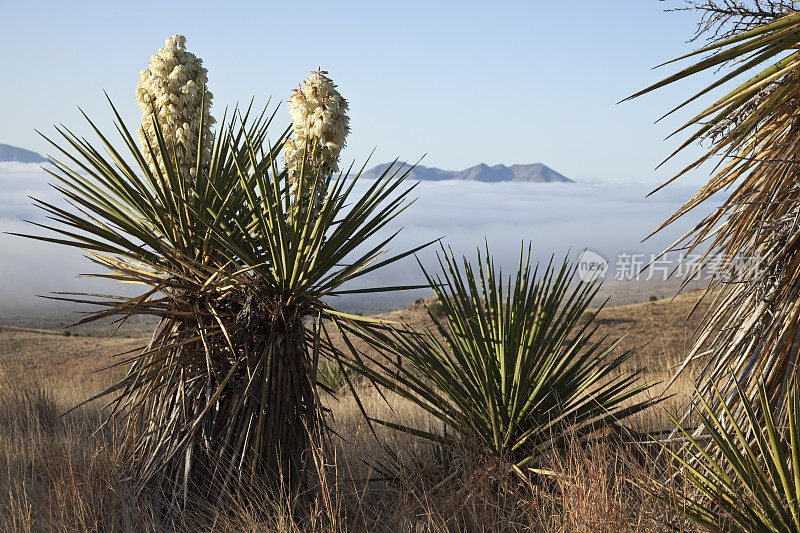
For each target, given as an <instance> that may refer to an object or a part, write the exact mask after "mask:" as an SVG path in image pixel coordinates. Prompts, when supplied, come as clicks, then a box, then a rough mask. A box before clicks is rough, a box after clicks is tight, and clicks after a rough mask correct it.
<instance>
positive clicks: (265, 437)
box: [28, 105, 419, 505]
mask: <svg viewBox="0 0 800 533" xmlns="http://www.w3.org/2000/svg"><path fill="white" fill-rule="evenodd" d="M154 107H155V106H154ZM112 109H113V110H114V114H115V117H116V126H117V130H118V132H119V134H120V139H121V144H122V146H121V147H120V148H117V147H115V145H114V143H113V142H112V140H111V139H109V138H108V137H107V136H106V135H104V134H103V133H102V132H101V131H100V130H99V129H98V128H96V127H95V125H94V123H93V122H92V121H91V120H89V119H88V117H87V120H88V122H89V125H90V126H91V127H92V129H93V130H94V131H95V133H96V134H97V137H98V139H99V146H94V145H92V144H91V143H90V142H88V141H86V140H83V139H81V138H79V137H78V136H76V135H75V134H73V133H72V132H71V131H70V130H69V129H66V128H64V127H60V128H56V129H57V131H58V132H59V133H60V134H61V136H62V138H63V145H64V146H62V145H61V144H59V143H57V142H52V141H51V142H52V145H53V146H54V147H55V148H56V149H57V150H58V151H59V152H60V153H61V154H62V155H63V157H64V158H63V161H62V160H61V159H60V158H53V161H54V165H55V167H56V170H55V171H52V172H51V171H48V172H50V173H51V174H52V175H53V176H54V177H55V178H56V180H57V183H56V184H55V185H54V187H55V188H56V189H57V190H59V191H60V192H61V193H62V194H63V196H64V198H65V199H66V201H67V206H66V207H61V206H59V205H55V204H51V203H47V202H45V201H42V200H36V201H35V203H36V204H37V205H38V206H40V207H41V208H42V209H44V210H45V211H46V212H47V213H48V215H49V218H50V219H51V222H49V223H47V224H37V225H39V226H41V227H42V228H45V229H47V230H52V231H53V232H55V234H56V235H54V236H52V235H28V236H29V237H32V238H35V239H40V240H44V241H49V242H53V243H58V244H61V245H66V246H70V247H75V248H79V249H81V250H84V251H85V252H86V253H87V255H88V256H89V258H91V259H92V261H94V263H95V264H96V265H98V266H100V267H102V268H103V271H102V272H100V273H97V274H93V275H94V276H96V277H100V278H105V279H110V280H113V281H116V282H120V283H127V284H134V285H136V286H140V287H144V289H143V290H142V292H141V293H140V294H138V295H136V296H133V297H130V296H119V295H103V294H90V295H74V294H73V295H64V296H59V297H60V298H67V299H71V300H73V301H79V302H84V303H90V304H93V305H96V306H100V310H99V311H97V312H94V313H93V314H91V315H90V316H88V317H86V318H85V319H84V320H83V321H82V322H88V321H91V320H98V319H104V318H108V317H112V318H116V319H118V321H119V322H120V323H122V322H124V321H125V320H127V319H128V318H130V317H132V316H135V315H149V316H155V317H158V318H159V319H160V323H159V325H158V327H157V328H156V330H155V332H154V334H153V338H152V340H151V342H150V343H149V345H148V346H147V347H146V348H145V349H144V350H142V351H140V352H138V353H134V354H133V355H130V354H128V355H129V357H126V358H123V359H121V360H120V361H119V364H120V365H127V364H130V365H131V367H130V371H129V372H128V373H127V375H126V376H125V377H124V378H123V379H122V380H121V381H120V382H119V383H117V384H115V385H113V386H112V387H110V388H109V389H108V390H106V391H105V392H104V393H103V395H106V396H108V397H109V398H110V400H111V420H119V421H120V422H121V424H122V427H123V429H124V434H123V442H122V443H121V452H120V453H121V454H120V457H119V461H120V462H121V464H122V465H123V466H125V467H126V468H129V469H130V472H131V476H132V478H133V480H134V481H135V483H136V486H137V487H138V488H140V489H144V488H151V489H154V490H155V491H156V492H157V494H159V495H160V496H165V497H166V498H167V501H168V502H171V503H174V504H179V505H185V504H186V503H187V501H188V499H189V495H190V494H192V495H193V496H194V497H197V498H201V499H203V500H204V501H220V500H219V498H220V497H221V495H224V494H226V493H228V492H229V491H230V490H235V488H236V486H237V483H243V484H245V485H247V486H248V487H253V486H259V487H263V490H265V491H268V492H272V493H273V495H278V492H279V491H285V492H289V493H290V495H291V496H296V495H297V494H299V493H301V492H302V491H303V489H304V487H305V485H306V481H307V477H306V475H307V472H308V469H309V468H310V465H312V464H313V461H311V459H310V456H309V455H307V452H308V449H309V446H310V445H311V443H310V442H309V435H310V434H319V433H322V432H324V429H325V427H324V425H325V421H324V419H323V414H322V413H321V410H320V405H319V402H318V399H317V388H316V373H317V365H318V358H319V357H320V350H319V349H318V347H319V344H320V339H319V335H318V331H319V330H318V326H319V324H320V323H321V321H322V320H324V319H329V318H330V317H331V316H336V317H337V318H338V319H339V320H341V321H343V322H344V323H349V324H352V323H357V322H364V321H366V320H367V319H363V318H361V317H358V316H353V315H348V314H346V313H340V312H337V311H336V310H335V309H334V308H332V307H331V306H330V305H329V300H330V299H331V298H334V297H337V296H341V295H346V294H353V293H358V292H364V291H367V292H369V291H373V292H374V291H379V290H390V289H399V288H402V287H386V288H370V289H364V290H361V289H358V288H357V287H356V288H353V287H352V285H348V287H350V288H347V287H345V285H346V284H351V283H352V282H353V281H354V280H356V279H357V278H359V277H360V276H363V275H367V274H369V273H372V272H374V271H375V270H377V269H380V268H381V267H383V266H385V265H387V264H390V263H393V262H395V261H397V260H399V259H401V258H403V257H405V256H407V255H409V254H412V253H414V252H415V251H416V250H418V249H419V248H415V249H414V250H409V251H407V252H405V253H397V254H394V255H393V256H386V255H385V251H384V248H385V246H386V245H387V243H388V242H389V241H390V240H391V239H392V238H393V236H394V235H396V233H395V234H391V235H390V234H382V231H383V230H384V229H385V228H386V226H387V224H389V223H390V222H391V221H392V220H394V219H395V217H396V216H397V215H398V214H400V213H401V212H402V211H403V210H404V209H405V207H406V206H407V205H409V194H410V192H411V190H412V188H413V187H411V186H406V185H405V182H404V180H403V177H404V174H403V173H402V172H399V171H398V170H397V169H396V168H395V169H394V170H392V171H387V173H385V174H384V175H383V176H381V177H380V178H379V179H377V180H375V181H372V182H370V183H369V184H368V185H365V187H364V190H363V192H356V191H358V188H357V185H359V180H358V173H356V172H353V173H351V172H350V171H347V172H345V173H342V174H338V175H334V176H331V175H323V174H322V173H320V172H314V169H313V168H312V169H306V171H304V172H302V173H301V174H300V175H299V176H290V175H289V173H288V172H287V171H286V170H284V169H282V168H281V166H280V165H279V157H280V153H281V150H282V149H283V146H284V143H285V141H286V132H287V131H288V129H287V130H284V131H283V133H282V134H280V135H278V136H277V138H275V139H274V140H273V141H272V142H268V141H267V131H268V127H269V126H270V125H271V123H272V121H273V119H274V116H275V113H274V112H273V113H272V114H271V115H268V114H267V113H266V109H265V111H264V112H262V113H260V114H259V113H254V112H253V111H252V109H251V108H248V109H246V110H243V111H241V112H240V111H239V110H237V111H235V113H234V117H233V118H231V119H230V120H227V119H226V118H223V120H222V122H221V123H222V127H221V129H220V131H219V132H218V133H217V134H216V135H215V136H213V138H212V141H213V142H212V145H211V146H210V148H209V150H204V149H203V148H202V147H199V148H198V149H196V150H193V151H191V152H192V153H194V154H195V156H194V157H196V159H195V160H194V161H192V164H191V167H189V168H190V169H191V170H192V172H187V171H186V168H187V161H186V160H185V159H182V158H181V157H180V156H179V154H178V152H177V151H175V150H173V149H172V148H173V146H174V142H175V140H174V139H172V138H167V137H165V134H164V131H163V130H162V128H161V126H160V120H159V116H158V113H156V111H155V110H154V111H153V114H152V116H151V118H150V121H149V122H148V123H149V124H151V125H152V132H151V133H152V134H153V137H154V139H155V143H156V144H157V149H156V147H155V146H153V145H152V144H151V143H150V141H149V139H150V136H149V135H144V136H143V144H144V145H145V146H144V147H143V148H140V147H139V146H138V145H137V143H136V141H135V140H134V134H133V133H131V131H129V129H128V128H127V127H126V126H125V124H124V123H123V121H122V120H121V118H120V116H119V114H118V113H117V111H116V109H114V107H113V105H112ZM199 116H200V117H203V116H205V114H204V113H199ZM203 120H204V119H202V118H201V119H200V123H199V124H198V125H197V126H198V127H199V130H198V131H205V129H204V127H203V123H202V122H203ZM48 140H49V139H48ZM195 140H197V141H198V143H200V142H204V140H205V136H204V135H196V137H195ZM165 155H166V156H165ZM337 155H338V152H337ZM187 176H191V179H187ZM293 180H300V184H301V185H300V187H301V190H306V188H307V190H310V191H312V192H313V194H310V195H309V194H296V195H295V194H292V193H291V188H292V181H293ZM188 188H191V190H190V191H189V190H187V189H188ZM309 198H311V199H309ZM312 199H319V200H318V201H317V200H312ZM312 201H314V202H315V204H314V207H313V208H311V204H310V202H312ZM298 202H301V203H302V202H309V205H308V206H306V208H301V209H298V208H297V203H298ZM378 236H380V237H379V238H377V239H376V237H378ZM325 355H327V356H329V357H330V356H332V355H331V352H329V351H326V352H325V354H323V356H325ZM307 459H308V460H307ZM254 483H255V484H254ZM240 486H241V485H240Z"/></svg>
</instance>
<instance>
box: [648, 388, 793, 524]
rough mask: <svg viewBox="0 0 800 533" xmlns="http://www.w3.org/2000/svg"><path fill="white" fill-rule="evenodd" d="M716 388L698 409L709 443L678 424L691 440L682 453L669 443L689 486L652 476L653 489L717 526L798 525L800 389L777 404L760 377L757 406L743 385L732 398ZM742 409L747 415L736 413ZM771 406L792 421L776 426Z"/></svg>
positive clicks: (687, 512)
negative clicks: (655, 479)
mask: <svg viewBox="0 0 800 533" xmlns="http://www.w3.org/2000/svg"><path fill="white" fill-rule="evenodd" d="M713 390H714V393H715V398H712V399H708V400H706V399H704V398H702V397H701V405H702V407H701V408H700V410H699V411H700V412H699V413H698V417H699V419H700V422H701V424H702V427H703V428H704V429H705V431H704V435H706V436H708V438H709V439H710V440H709V442H701V441H699V440H697V439H696V438H695V437H694V436H693V432H692V431H691V430H689V429H686V428H684V427H683V426H681V425H680V424H678V427H679V428H680V430H681V431H682V432H683V434H684V435H685V436H686V439H687V440H688V443H689V444H688V446H686V447H685V448H684V449H683V450H682V452H680V451H679V452H675V451H672V450H671V449H670V448H666V449H667V450H668V451H669V453H670V454H671V455H672V456H673V457H674V458H675V460H676V461H677V462H678V463H679V464H680V465H681V466H682V467H683V468H682V470H681V475H682V477H683V478H684V479H685V480H686V481H687V485H688V487H689V490H685V489H682V490H675V489H674V480H670V481H669V482H667V483H663V484H662V483H657V482H651V484H650V488H651V490H653V491H654V492H655V494H657V495H658V496H660V497H661V498H662V499H664V501H666V502H668V503H669V504H671V505H673V506H674V507H675V508H676V509H677V510H679V511H681V512H683V513H684V514H685V515H686V516H687V517H688V518H690V519H691V520H693V521H695V522H697V523H698V524H701V525H702V526H704V527H706V528H708V529H710V530H712V531H744V532H750V533H763V532H775V533H778V532H782V533H783V532H785V533H790V532H800V393H798V388H797V387H792V389H791V390H790V392H789V394H788V395H787V396H786V397H785V398H784V399H782V400H781V401H780V402H778V403H777V404H772V405H771V404H770V401H769V398H768V396H767V390H766V387H765V386H764V384H763V383H760V384H759V385H758V404H757V407H758V408H759V409H758V410H759V412H756V410H755V409H754V407H756V405H754V404H755V402H750V401H749V400H747V399H746V397H745V396H744V390H743V389H742V388H740V387H738V386H737V388H736V397H735V399H734V401H732V402H730V403H726V402H725V401H724V400H723V397H722V392H721V390H719V389H717V388H716V387H713ZM711 400H715V401H711ZM715 405H719V406H721V408H718V407H715ZM740 410H741V411H743V412H744V415H745V416H744V421H743V422H740V417H739V416H737V415H736V414H734V413H735V412H736V411H740ZM719 412H722V414H717V413H719ZM773 412H780V413H782V414H783V415H784V416H785V419H786V420H787V424H788V427H786V428H782V427H779V426H777V425H776V423H775V416H774V415H773ZM759 415H760V416H759ZM762 420H763V421H762ZM676 423H677V422H676Z"/></svg>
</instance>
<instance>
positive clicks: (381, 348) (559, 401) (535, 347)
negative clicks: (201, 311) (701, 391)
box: [337, 245, 652, 474]
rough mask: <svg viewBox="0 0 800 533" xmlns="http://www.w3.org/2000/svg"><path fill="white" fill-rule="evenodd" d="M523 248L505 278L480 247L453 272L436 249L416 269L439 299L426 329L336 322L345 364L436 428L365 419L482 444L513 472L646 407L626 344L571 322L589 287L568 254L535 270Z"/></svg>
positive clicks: (448, 257) (454, 264)
mask: <svg viewBox="0 0 800 533" xmlns="http://www.w3.org/2000/svg"><path fill="white" fill-rule="evenodd" d="M530 253H531V249H530V247H528V250H527V253H526V252H525V249H524V247H523V249H522V251H521V252H520V259H519V267H518V270H517V272H516V274H514V275H513V276H509V277H508V278H507V279H505V280H504V279H503V276H502V273H501V272H500V271H499V270H497V269H496V268H495V266H494V261H493V260H492V258H491V255H490V253H489V248H488V245H487V246H486V249H485V256H484V257H481V254H480V252H479V253H478V261H477V263H476V264H472V263H470V262H469V261H467V259H466V258H464V259H463V270H462V268H461V267H459V261H457V260H456V258H455V257H454V255H453V253H452V251H451V250H446V249H445V248H444V247H442V254H441V255H440V256H439V264H440V266H441V269H442V273H441V274H437V275H434V274H430V273H428V272H427V271H425V269H424V268H423V272H424V274H425V277H426V278H427V281H428V283H429V284H430V286H431V287H433V290H434V292H435V294H436V297H437V300H438V303H439V304H440V305H441V308H442V314H439V313H435V312H432V311H431V309H430V308H429V309H428V316H429V317H430V320H431V321H432V322H433V325H434V328H433V330H432V331H431V330H427V331H414V330H413V329H411V328H410V327H407V326H401V327H396V328H383V327H376V328H372V329H370V330H369V331H366V330H364V329H363V328H357V327H353V326H352V325H350V324H344V323H342V321H339V320H337V322H339V323H340V325H341V329H342V331H343V333H344V337H345V340H346V341H347V342H348V344H349V346H350V349H351V357H349V358H348V360H347V364H348V365H349V366H351V367H353V368H356V369H357V370H358V371H359V372H361V373H363V374H364V375H366V376H367V377H368V378H369V379H371V380H372V381H373V382H374V383H375V384H376V385H378V386H379V387H384V388H386V389H388V390H390V391H392V392H394V393H396V394H398V395H399V396H401V397H403V398H405V399H406V400H408V401H409V402H411V403H413V404H416V405H418V406H420V407H421V408H422V409H424V410H425V411H427V412H428V413H430V414H431V415H433V417H434V418H436V419H437V420H439V421H440V422H441V423H442V425H443V427H444V429H445V432H437V431H430V430H424V429H421V428H416V427H411V426H407V425H403V424H398V423H395V422H392V421H389V420H374V421H375V422H378V423H380V424H384V425H386V426H389V427H391V428H394V429H397V430H400V431H404V432H408V433H411V434H414V435H417V436H420V437H423V438H425V439H428V440H429V441H432V442H436V443H440V444H446V445H450V446H458V447H463V446H468V447H473V448H474V449H475V450H477V451H479V452H489V453H491V454H493V455H495V456H497V457H499V458H501V459H504V460H508V461H509V462H510V463H511V465H512V469H513V470H514V471H516V472H517V473H520V474H522V473H524V469H525V468H526V467H530V466H532V465H533V464H534V463H535V461H536V459H537V458H540V457H541V456H542V454H543V453H544V452H546V451H547V450H548V449H550V448H552V447H553V446H554V445H557V444H558V443H559V442H561V440H562V439H563V438H564V437H569V438H571V439H578V440H580V439H582V438H584V437H585V436H587V435H588V434H589V433H590V432H591V431H593V430H594V429H596V428H599V427H602V426H604V425H607V424H609V423H611V422H613V421H617V420H621V419H624V418H625V417H627V416H629V415H631V414H633V413H636V412H638V411H640V410H642V409H644V408H646V407H648V406H649V405H651V404H652V402H651V401H649V400H643V401H637V400H635V399H634V397H635V396H636V395H637V394H639V393H640V392H643V391H645V390H647V388H648V387H649V385H647V384H637V383H636V381H637V377H638V373H633V374H629V375H626V374H624V373H621V372H620V365H622V364H623V363H624V362H625V361H626V360H627V359H628V358H629V357H630V356H631V355H632V354H633V353H634V352H633V350H628V351H624V352H621V353H619V354H614V352H615V351H616V350H617V347H618V345H619V341H614V342H606V341H607V339H606V337H605V336H602V337H599V338H595V337H594V333H595V331H596V329H597V328H596V326H595V325H593V322H592V320H589V321H587V322H586V323H584V324H583V325H581V324H579V321H580V319H581V317H582V316H583V315H584V312H585V311H586V310H587V309H588V306H589V304H590V303H591V301H592V299H593V297H594V296H595V295H596V293H597V289H598V288H599V286H598V285H597V284H596V283H594V282H593V283H582V282H577V283H576V280H575V272H576V270H575V269H576V267H575V266H570V265H569V263H568V262H566V261H564V262H563V263H562V264H561V265H554V264H553V263H552V261H551V262H550V263H549V264H548V265H547V267H546V268H544V269H543V271H542V272H541V273H540V272H539V268H538V267H536V268H531V265H530ZM539 274H540V275H539ZM442 315H443V316H442ZM352 337H357V338H360V339H362V340H363V341H365V342H366V343H367V345H368V346H369V347H370V348H372V349H373V350H374V351H376V352H377V354H378V355H374V354H370V353H368V352H366V351H363V350H359V349H358V348H356V346H355V344H354V343H352V342H351V338H352Z"/></svg>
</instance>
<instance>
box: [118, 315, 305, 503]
mask: <svg viewBox="0 0 800 533" xmlns="http://www.w3.org/2000/svg"><path fill="white" fill-rule="evenodd" d="M250 302H252V300H248V303H247V304H246V305H245V306H244V307H242V308H241V309H240V311H239V312H238V313H237V315H236V316H233V317H229V319H228V320H227V322H229V323H228V324H226V325H225V330H226V331H227V332H228V335H227V337H228V338H223V339H218V340H221V341H222V342H220V343H219V344H217V345H216V346H214V347H212V346H208V344H207V343H208V342H209V340H208V336H207V335H206V333H205V332H206V331H210V330H211V329H212V328H213V327H214V325H213V324H212V323H211V322H210V321H209V323H208V324H204V325H203V326H202V327H198V321H197V320H195V319H188V320H187V321H185V322H184V321H180V320H177V321H176V319H174V318H167V319H164V320H163V321H162V322H161V324H160V325H159V327H158V329H157V331H156V335H155V338H154V342H153V343H151V346H150V347H149V349H148V350H149V351H151V352H153V355H152V357H145V358H142V359H140V360H139V361H137V362H136V364H134V366H133V367H132V368H131V371H130V373H129V377H130V378H133V379H135V376H142V375H147V370H146V368H147V367H151V366H155V365H156V364H157V363H160V362H161V358H162V357H164V354H165V351H164V350H163V349H164V348H167V350H166V353H167V354H168V355H167V357H168V358H169V359H170V361H168V362H167V364H166V365H164V368H171V369H174V372H175V373H176V374H177V376H176V375H170V373H165V374H164V375H163V376H161V379H157V380H155V381H154V382H153V384H152V385H148V387H147V388H146V390H144V391H142V392H141V393H137V395H141V396H143V397H144V398H145V399H144V401H143V402H142V403H141V404H140V408H139V414H138V416H136V417H131V418H129V419H128V425H129V430H130V431H129V432H128V439H127V441H126V443H125V446H124V447H123V449H122V457H133V458H134V460H133V461H132V463H131V466H132V467H133V471H132V475H133V477H134V479H136V480H137V482H138V483H139V486H140V487H141V488H145V487H150V488H155V489H156V490H157V493H160V494H161V495H162V496H165V497H167V498H168V499H169V500H171V501H172V502H173V503H177V502H180V503H181V504H182V505H185V504H186V500H187V498H188V496H189V494H198V493H199V494H200V495H202V496H203V498H202V499H203V500H204V501H212V502H213V501H218V500H219V499H220V498H225V497H228V496H230V495H231V494H234V493H235V492H236V491H237V490H238V489H239V488H241V487H256V486H258V487H260V490H266V491H267V492H269V493H271V494H272V495H273V496H276V497H278V496H291V497H294V496H296V495H298V494H301V493H303V492H305V491H306V489H307V486H308V484H307V479H308V471H307V467H306V465H313V464H314V463H313V461H311V460H308V461H307V460H306V454H307V453H308V452H309V448H310V446H311V439H310V435H314V434H315V433H316V429H317V425H318V424H319V423H320V418H319V417H318V416H317V405H316V401H315V393H314V379H313V376H314V373H313V369H314V368H315V366H316V365H315V362H314V360H313V356H314V354H313V353H310V351H309V350H308V349H307V343H306V331H305V327H304V325H303V320H302V316H300V315H298V314H297V313H296V312H291V311H290V310H288V309H283V310H282V311H285V312H286V313H285V314H284V315H277V316H265V315H261V314H259V313H253V312H252V311H251V309H252V308H254V307H257V306H255V305H252V304H251V303H250ZM178 314H180V313H178ZM197 337H200V338H197ZM223 337H225V336H223ZM192 338H195V340H193V341H192V340H191V339H192ZM187 341H188V342H187ZM169 345H177V346H175V347H174V348H172V349H169V348H168V346H169ZM207 348H215V349H207ZM311 352H313V350H312V351H311ZM176 378H177V379H176ZM215 396H216V397H215ZM133 400H134V401H136V398H133Z"/></svg>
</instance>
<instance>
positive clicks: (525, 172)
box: [361, 163, 574, 183]
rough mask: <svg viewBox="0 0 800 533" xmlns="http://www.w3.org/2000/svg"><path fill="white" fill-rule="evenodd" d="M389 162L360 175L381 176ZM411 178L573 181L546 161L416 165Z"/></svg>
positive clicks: (367, 176) (520, 181) (544, 181)
mask: <svg viewBox="0 0 800 533" xmlns="http://www.w3.org/2000/svg"><path fill="white" fill-rule="evenodd" d="M390 165H391V163H384V164H382V165H378V166H376V167H373V168H371V169H369V170H366V171H364V172H362V173H361V175H362V176H363V177H365V178H370V179H375V178H378V177H380V176H381V175H382V174H383V173H384V172H386V169H387V168H389V166H390ZM392 172H394V171H392ZM401 172H404V171H401ZM408 178H409V179H412V180H420V181H444V180H460V181H482V182H486V183H499V182H504V181H512V182H517V183H574V182H573V181H572V180H571V179H569V178H567V177H566V176H564V175H563V174H560V173H558V172H556V171H555V170H553V169H552V168H550V167H548V166H547V165H545V164H543V163H532V164H530V165H511V166H506V165H493V166H489V165H487V164H485V163H481V164H479V165H475V166H474V167H469V168H467V169H464V170H442V169H440V168H435V167H426V166H423V165H417V166H415V167H414V169H413V170H412V171H411V172H410V173H409V175H408Z"/></svg>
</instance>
